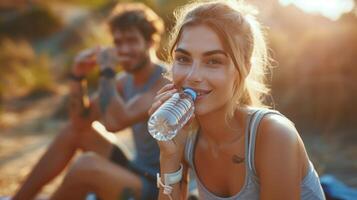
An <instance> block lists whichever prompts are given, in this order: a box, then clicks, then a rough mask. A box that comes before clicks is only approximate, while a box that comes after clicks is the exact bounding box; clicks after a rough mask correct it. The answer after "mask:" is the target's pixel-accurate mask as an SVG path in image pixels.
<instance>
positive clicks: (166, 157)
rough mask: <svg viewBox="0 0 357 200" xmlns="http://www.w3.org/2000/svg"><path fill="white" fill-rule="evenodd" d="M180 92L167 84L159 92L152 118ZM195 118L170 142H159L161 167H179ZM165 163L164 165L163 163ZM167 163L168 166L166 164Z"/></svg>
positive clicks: (153, 106)
mask: <svg viewBox="0 0 357 200" xmlns="http://www.w3.org/2000/svg"><path fill="white" fill-rule="evenodd" d="M176 92H178V89H176V88H175V86H174V84H172V83H171V84H167V85H165V86H164V87H163V88H161V89H160V90H159V91H158V92H157V96H156V97H155V99H154V103H153V104H152V107H151V108H150V110H149V115H150V116H151V115H152V114H153V113H154V112H155V111H156V110H157V109H158V108H159V107H160V106H161V105H162V104H163V103H164V102H165V101H166V100H168V99H169V98H170V97H171V96H172V95H173V94H174V93H176ZM194 121H195V120H194V116H193V117H191V119H190V120H189V121H188V123H187V124H186V125H185V126H184V127H183V128H182V129H181V130H179V132H178V134H177V135H176V136H175V137H174V138H173V139H172V140H168V141H158V144H159V147H160V159H161V165H167V164H169V165H170V166H172V167H174V166H178V165H179V163H180V162H181V159H182V156H183V153H184V148H185V144H186V139H187V135H188V133H189V131H190V126H191V125H192V123H193V122H194ZM163 162H164V163H163ZM165 163H167V164H165Z"/></svg>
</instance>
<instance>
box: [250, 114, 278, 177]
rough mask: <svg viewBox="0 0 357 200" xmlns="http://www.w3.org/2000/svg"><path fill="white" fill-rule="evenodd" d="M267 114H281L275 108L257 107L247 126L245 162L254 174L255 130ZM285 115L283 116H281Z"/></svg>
mask: <svg viewBox="0 0 357 200" xmlns="http://www.w3.org/2000/svg"><path fill="white" fill-rule="evenodd" d="M267 114H277V115H281V116H283V115H282V114H281V113H280V112H278V111H276V110H270V109H265V108H264V109H259V110H257V111H256V112H255V113H254V114H253V116H252V118H251V121H250V124H249V128H248V135H249V141H248V147H247V152H248V155H247V164H248V169H249V171H250V172H251V173H252V174H253V175H254V176H256V170H255V165H254V153H255V142H256V138H257V131H258V127H259V124H260V122H261V120H262V119H263V118H264V116H266V115H267ZM283 117H285V116H283Z"/></svg>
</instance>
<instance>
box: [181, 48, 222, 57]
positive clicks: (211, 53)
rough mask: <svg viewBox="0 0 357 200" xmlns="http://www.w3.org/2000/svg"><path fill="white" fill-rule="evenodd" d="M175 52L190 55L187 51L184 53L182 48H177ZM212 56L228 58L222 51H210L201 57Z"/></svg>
mask: <svg viewBox="0 0 357 200" xmlns="http://www.w3.org/2000/svg"><path fill="white" fill-rule="evenodd" d="M175 52H180V53H183V54H186V55H191V54H190V53H189V52H188V51H186V50H185V49H182V48H177V49H175ZM214 54H223V55H224V56H226V57H228V54H227V53H226V52H225V51H223V50H219V49H218V50H211V51H207V52H205V53H203V56H210V55H214Z"/></svg>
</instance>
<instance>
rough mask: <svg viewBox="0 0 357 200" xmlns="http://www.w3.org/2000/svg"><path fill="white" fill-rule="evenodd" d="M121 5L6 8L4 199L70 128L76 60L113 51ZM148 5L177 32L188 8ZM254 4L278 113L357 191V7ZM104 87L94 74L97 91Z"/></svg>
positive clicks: (38, 2) (1, 70)
mask: <svg viewBox="0 0 357 200" xmlns="http://www.w3.org/2000/svg"><path fill="white" fill-rule="evenodd" d="M117 2H118V1H115V0H52V1H45V0H1V1H0V195H11V194H12V193H13V192H14V191H15V190H16V188H17V186H18V184H19V183H20V182H21V181H22V180H23V179H24V177H25V176H26V174H27V173H28V172H29V170H30V169H31V168H32V166H33V165H34V164H35V163H36V161H37V160H38V159H39V156H40V155H41V154H42V153H43V151H44V149H45V148H46V146H47V145H48V144H49V142H50V141H51V140H52V138H53V137H54V136H55V135H56V133H57V132H58V130H59V129H60V128H61V126H63V124H64V123H65V121H66V118H67V113H66V104H67V99H68V92H69V91H68V88H67V83H68V79H67V74H68V72H69V69H70V67H71V65H72V61H73V58H74V56H75V55H76V53H78V51H79V50H81V49H84V48H88V47H93V46H96V45H99V44H100V45H110V44H111V37H110V35H109V33H108V29H107V27H106V24H105V20H106V16H107V15H108V13H109V11H110V9H111V8H112V7H113V6H114V5H115V4H116V3H117ZM120 2H123V1H120ZM125 2H130V1H125ZM140 2H143V3H145V4H147V5H149V6H150V7H151V8H153V9H154V10H155V11H156V12H157V13H158V14H159V15H160V16H161V17H162V18H163V19H164V20H165V23H166V26H167V29H169V28H170V27H172V23H173V22H172V19H173V16H172V11H173V10H174V8H176V7H177V6H180V5H183V4H185V2H186V1H183V0H180V1H179V0H142V1H140ZM247 2H249V3H251V4H253V5H255V6H256V7H257V8H258V9H259V11H260V12H259V14H258V19H259V20H260V21H261V22H262V24H263V25H265V26H266V30H267V34H266V35H267V39H268V44H269V47H270V54H271V55H272V57H273V59H274V62H273V65H274V68H273V70H272V71H273V73H272V75H271V76H270V85H271V88H272V99H273V103H274V107H275V108H276V109H278V110H279V111H281V112H282V113H283V114H285V115H286V116H288V117H289V118H290V119H291V120H292V121H294V122H295V125H296V127H297V129H298V130H299V132H300V134H301V136H302V138H303V140H304V142H305V146H306V148H307V150H308V153H309V156H310V159H311V160H312V161H313V163H314V164H315V167H316V168H317V170H318V173H319V174H320V176H321V175H324V174H332V175H335V176H336V177H338V178H339V179H340V180H342V181H343V182H344V183H345V184H347V185H348V186H351V187H355V188H357V145H356V144H357V119H356V117H355V115H356V113H357V0H354V1H353V0H328V1H324V0H264V1H259V0H247ZM166 38H167V36H164V38H163V41H162V46H163V47H164V46H165V42H166V41H167V39H166ZM163 55H164V54H163V52H162V48H161V49H160V51H159V52H158V56H159V57H162V56H163ZM96 81H97V73H96V72H93V74H91V75H90V85H91V87H92V88H93V89H95V87H96ZM59 181H60V178H58V179H56V180H55V181H54V182H53V183H51V184H50V185H49V186H47V187H46V188H45V189H44V191H43V193H44V194H46V193H47V194H48V193H50V192H51V191H53V188H54V187H55V186H56V184H58V182H59Z"/></svg>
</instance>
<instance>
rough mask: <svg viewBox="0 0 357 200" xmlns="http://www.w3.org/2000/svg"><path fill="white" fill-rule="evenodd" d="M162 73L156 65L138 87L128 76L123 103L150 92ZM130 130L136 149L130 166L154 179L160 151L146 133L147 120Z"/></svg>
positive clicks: (160, 68)
mask: <svg viewBox="0 0 357 200" xmlns="http://www.w3.org/2000/svg"><path fill="white" fill-rule="evenodd" d="M164 71H165V70H164V68H163V67H161V66H158V65H157V66H156V68H155V70H154V72H153V73H152V75H151V76H150V78H149V79H148V81H147V82H146V83H145V84H144V85H142V86H140V87H137V86H135V84H134V77H133V75H131V74H128V77H127V80H126V82H125V83H124V90H123V99H124V101H125V102H127V101H129V100H130V99H131V98H133V97H134V96H135V95H138V94H142V93H145V92H147V91H148V90H150V88H152V87H153V86H154V85H155V83H156V82H157V81H158V80H159V79H160V78H161V77H162V74H163V73H164ZM132 130H133V139H134V144H135V148H136V154H135V157H134V159H133V161H132V166H133V167H135V168H136V169H137V170H139V171H141V172H143V173H147V174H149V175H150V176H152V177H155V176H156V173H157V172H159V168H160V162H159V157H160V150H159V146H158V144H157V142H156V140H155V139H154V138H153V137H151V135H150V134H149V132H148V129H147V119H146V120H144V121H141V122H138V123H136V124H134V125H133V126H132Z"/></svg>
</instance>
